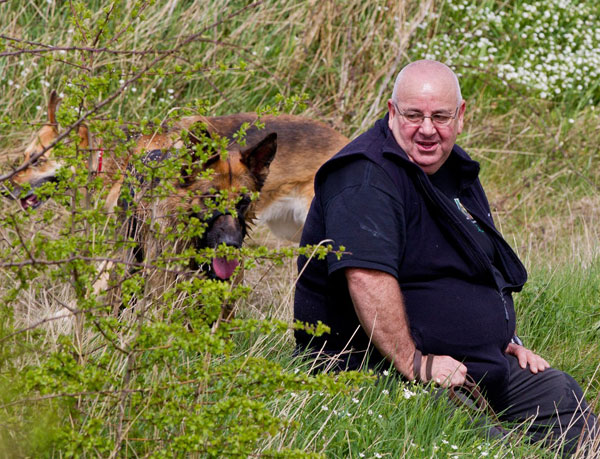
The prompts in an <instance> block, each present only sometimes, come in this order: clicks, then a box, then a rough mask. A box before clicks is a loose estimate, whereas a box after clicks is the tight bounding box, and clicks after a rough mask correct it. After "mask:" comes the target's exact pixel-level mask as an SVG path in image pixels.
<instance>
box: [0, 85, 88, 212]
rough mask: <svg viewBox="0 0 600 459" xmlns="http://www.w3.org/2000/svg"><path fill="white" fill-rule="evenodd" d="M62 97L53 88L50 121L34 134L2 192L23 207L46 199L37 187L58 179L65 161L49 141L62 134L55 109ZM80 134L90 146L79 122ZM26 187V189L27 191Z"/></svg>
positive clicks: (36, 204) (82, 141) (84, 143)
mask: <svg viewBox="0 0 600 459" xmlns="http://www.w3.org/2000/svg"><path fill="white" fill-rule="evenodd" d="M59 103H60V98H59V96H58V94H57V93H56V91H52V94H51V95H50V100H49V101H48V122H47V123H45V124H44V125H43V126H42V127H41V129H40V130H39V131H38V132H37V133H36V134H35V137H34V138H33V140H32V141H31V142H30V144H29V145H28V146H27V148H26V149H25V151H24V153H23V161H22V162H21V166H19V167H18V168H17V169H18V170H19V171H18V172H17V173H15V174H14V175H13V176H12V177H11V178H10V179H9V182H10V186H9V187H8V188H9V189H8V190H7V189H6V188H5V189H4V191H3V194H4V195H5V196H7V197H9V198H12V199H17V200H19V202H20V203H21V206H22V207H23V208H24V209H27V208H29V207H32V208H36V207H38V206H40V205H41V204H42V203H43V200H42V199H41V198H39V197H38V196H37V195H36V192H35V191H36V189H37V188H39V187H40V186H42V185H43V184H45V183H47V182H53V181H56V180H57V175H58V171H59V170H60V168H61V167H62V164H61V162H60V161H59V160H57V159H56V158H55V157H54V155H53V152H52V150H53V148H49V147H50V145H52V143H53V142H54V141H55V140H56V138H57V137H58V135H59V132H58V123H57V122H56V109H57V107H58V104H59ZM78 134H79V138H80V147H81V148H87V145H88V129H87V127H86V126H85V125H81V126H79V129H78ZM25 190H26V191H25Z"/></svg>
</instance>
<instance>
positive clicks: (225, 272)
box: [213, 257, 240, 280]
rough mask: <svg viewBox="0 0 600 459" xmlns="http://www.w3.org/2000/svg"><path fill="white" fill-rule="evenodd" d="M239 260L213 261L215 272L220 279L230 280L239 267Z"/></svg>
mask: <svg viewBox="0 0 600 459" xmlns="http://www.w3.org/2000/svg"><path fill="white" fill-rule="evenodd" d="M239 264H240V263H239V261H237V260H235V259H234V260H227V259H226V258H224V257H219V258H215V259H213V271H214V272H215V274H216V276H217V277H218V278H219V279H223V280H225V279H229V278H230V277H231V275H232V274H233V271H234V270H235V268H237V266H238V265H239Z"/></svg>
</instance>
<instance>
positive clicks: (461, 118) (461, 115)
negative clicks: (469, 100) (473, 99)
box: [456, 99, 467, 134]
mask: <svg viewBox="0 0 600 459" xmlns="http://www.w3.org/2000/svg"><path fill="white" fill-rule="evenodd" d="M466 106H467V105H466V103H465V101H464V99H463V100H462V101H461V103H460V108H459V109H458V115H457V117H458V127H457V129H456V133H457V134H460V133H461V132H462V130H463V125H464V116H465V108H466Z"/></svg>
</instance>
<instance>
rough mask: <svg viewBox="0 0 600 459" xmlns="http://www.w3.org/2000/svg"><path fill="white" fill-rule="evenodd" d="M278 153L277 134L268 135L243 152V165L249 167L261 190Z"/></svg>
mask: <svg viewBox="0 0 600 459" xmlns="http://www.w3.org/2000/svg"><path fill="white" fill-rule="evenodd" d="M276 152H277V134H276V133H275V132H273V133H271V134H269V135H267V136H266V137H265V138H264V139H262V140H261V141H260V142H258V143H257V144H255V145H253V146H251V147H248V148H246V149H245V150H242V151H241V152H240V153H241V157H242V163H244V164H245V165H246V167H248V169H249V170H250V172H251V173H252V175H253V176H254V177H255V178H256V181H257V183H258V189H259V190H260V189H261V188H262V186H263V185H264V183H265V180H266V179H267V175H269V166H270V165H271V161H273V158H275V153H276Z"/></svg>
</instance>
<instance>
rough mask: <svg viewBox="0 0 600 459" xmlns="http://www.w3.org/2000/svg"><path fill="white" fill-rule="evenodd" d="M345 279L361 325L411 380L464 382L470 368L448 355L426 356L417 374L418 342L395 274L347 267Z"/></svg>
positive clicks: (385, 354) (445, 384)
mask: <svg viewBox="0 0 600 459" xmlns="http://www.w3.org/2000/svg"><path fill="white" fill-rule="evenodd" d="M346 280H347V282H348V291H349V292H350V297H351V298H352V302H353V303H354V309H355V310H356V315H357V316H358V320H359V321H360V324H361V326H362V327H363V329H364V330H365V332H366V333H367V335H368V336H369V338H370V339H371V342H372V343H373V345H374V346H375V347H376V348H377V350H378V351H379V352H380V353H381V354H382V355H383V356H384V357H386V358H387V359H388V360H390V361H391V362H392V363H393V364H394V367H395V368H396V370H398V371H399V372H400V373H402V374H403V375H404V376H406V377H407V378H408V379H419V380H421V381H427V380H429V379H430V378H432V379H433V380H434V381H435V382H437V383H439V384H441V385H442V386H445V387H448V386H453V385H460V384H463V383H464V381H465V375H466V374H467V367H466V366H464V365H463V364H462V363H461V362H459V361H457V360H455V359H454V358H452V357H450V356H448V355H435V356H434V355H432V354H430V355H427V356H424V357H423V362H424V365H421V369H420V374H418V375H417V374H414V368H413V367H414V365H413V358H414V355H415V343H414V341H413V339H412V335H411V333H410V326H409V323H408V318H407V316H406V310H405V309H404V300H403V298H402V292H401V290H400V285H398V281H397V280H396V278H395V277H394V276H391V275H390V274H387V273H384V272H382V271H376V270H372V269H361V268H348V269H346ZM425 365H427V367H429V369H430V370H431V374H430V375H427V374H426V373H427V372H426V370H425V369H424V366H425Z"/></svg>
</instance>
